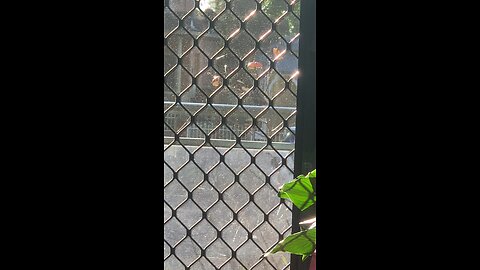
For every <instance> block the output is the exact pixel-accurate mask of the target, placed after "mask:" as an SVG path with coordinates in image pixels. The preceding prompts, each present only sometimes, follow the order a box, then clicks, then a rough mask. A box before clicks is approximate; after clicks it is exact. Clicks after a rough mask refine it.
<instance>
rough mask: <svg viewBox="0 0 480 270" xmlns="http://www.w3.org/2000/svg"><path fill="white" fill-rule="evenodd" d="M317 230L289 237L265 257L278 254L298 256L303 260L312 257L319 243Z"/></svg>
mask: <svg viewBox="0 0 480 270" xmlns="http://www.w3.org/2000/svg"><path fill="white" fill-rule="evenodd" d="M316 237H317V229H316V228H315V229H310V230H306V231H301V232H298V233H294V234H292V235H289V236H288V237H287V238H285V239H283V240H282V241H280V243H278V244H277V245H276V246H275V247H274V248H273V249H272V250H271V251H270V252H268V253H266V254H265V255H264V256H268V255H270V254H274V253H277V252H279V251H280V252H289V253H292V254H296V255H302V260H304V259H306V257H308V256H310V255H311V254H312V253H313V251H314V250H315V247H316V243H317V240H316V239H317V238H316Z"/></svg>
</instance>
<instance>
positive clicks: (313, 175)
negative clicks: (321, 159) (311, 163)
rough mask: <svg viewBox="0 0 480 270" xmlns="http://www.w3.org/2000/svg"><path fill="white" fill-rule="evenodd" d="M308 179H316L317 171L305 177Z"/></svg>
mask: <svg viewBox="0 0 480 270" xmlns="http://www.w3.org/2000/svg"><path fill="white" fill-rule="evenodd" d="M307 177H308V178H317V169H315V170H313V171H311V172H309V173H308V175H307Z"/></svg>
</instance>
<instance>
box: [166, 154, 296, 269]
mask: <svg viewBox="0 0 480 270" xmlns="http://www.w3.org/2000/svg"><path fill="white" fill-rule="evenodd" d="M165 147H166V145H165ZM195 149H196V148H195V147H189V148H188V150H189V151H190V152H193V151H194V150H195ZM218 150H219V151H220V152H221V154H224V153H225V151H226V150H227V149H226V148H218ZM257 152H258V150H257V149H248V153H250V154H252V155H255V154H257ZM289 152H290V151H279V153H280V155H279V154H278V153H276V152H275V151H273V150H263V151H262V152H261V153H259V154H258V156H257V157H256V160H255V164H256V166H255V165H253V164H251V157H250V155H248V153H247V151H245V150H243V149H241V148H235V149H232V150H231V151H229V152H228V153H227V154H225V160H224V162H220V154H219V153H217V152H216V151H215V150H214V149H212V148H211V147H202V148H201V150H200V151H198V152H196V153H195V155H194V160H195V162H196V163H197V165H198V166H197V165H195V164H194V163H192V162H188V163H187V164H186V165H185V163H186V162H187V161H188V160H189V153H188V152H187V151H186V150H185V149H184V148H183V147H181V146H178V145H176V146H171V147H170V148H168V149H167V150H166V151H165V152H164V160H165V163H167V164H168V165H170V166H171V167H172V168H173V169H174V170H179V172H178V178H177V179H173V172H172V171H171V170H170V169H169V168H168V166H166V165H164V168H165V173H164V186H165V190H164V210H165V214H164V222H166V223H165V226H164V227H165V228H164V239H165V241H166V242H167V243H169V244H170V245H172V246H174V245H177V244H178V245H179V247H178V248H176V254H177V256H180V257H181V259H182V260H184V261H187V262H193V261H194V260H195V259H196V258H198V257H200V256H201V251H202V250H205V251H206V257H207V258H209V259H210V260H211V262H212V263H213V264H214V265H216V266H217V267H219V266H220V265H222V264H224V263H225V262H226V261H227V260H228V259H229V258H230V257H231V251H230V249H229V248H228V247H231V248H232V249H234V250H236V253H237V257H238V258H239V259H240V260H241V261H242V262H243V263H246V265H245V266H246V267H248V268H250V267H251V266H253V265H254V264H255V263H257V262H258V261H259V259H260V257H261V255H262V254H263V253H264V252H266V251H268V250H269V249H270V248H271V247H272V246H273V245H274V244H275V243H277V241H279V239H280V236H279V234H278V232H276V231H275V229H274V228H276V229H277V230H279V231H280V232H281V233H284V235H283V236H281V238H283V237H284V236H285V235H288V234H289V231H290V229H289V228H290V226H291V210H290V209H291V204H288V203H287V205H286V204H284V203H281V204H280V200H279V198H278V197H277V195H276V194H277V192H278V188H279V187H280V186H281V185H282V184H284V183H285V182H287V181H290V180H291V179H293V174H292V173H291V171H290V170H288V168H287V167H286V166H288V167H289V168H291V169H292V170H293V155H290V156H288V154H289ZM287 156H288V157H287ZM283 160H285V163H286V165H282V161H283ZM227 165H228V166H230V168H231V170H233V172H232V171H231V170H230V169H229V168H228V167H227ZM201 169H203V170H205V171H206V172H208V177H206V178H205V177H204V172H202V170H201ZM262 171H263V172H262ZM265 174H267V175H271V176H270V179H268V177H267V176H266V175H265ZM235 175H238V177H236V176H235ZM181 184H183V185H184V186H185V187H184V186H182V185H181ZM242 185H243V187H242ZM187 190H188V191H187ZM188 192H191V195H192V198H193V200H192V199H188ZM250 194H254V195H253V197H252V198H251V197H250ZM221 197H222V198H223V200H220V198H221ZM174 210H175V211H176V215H175V216H172V213H173V211H174ZM204 213H205V217H206V219H203V217H202V215H203V214H204ZM235 213H236V214H235ZM264 213H268V215H267V220H268V222H264V220H265V216H264ZM207 221H209V222H210V223H209V222H207ZM182 224H183V225H182ZM242 225H243V226H242ZM184 226H186V228H185V227H184ZM187 230H190V231H191V237H192V238H193V239H195V240H196V241H197V242H198V244H196V243H194V242H193V241H192V239H191V238H190V237H186V235H187ZM217 230H218V231H217ZM247 231H248V232H253V233H252V235H251V237H250V238H249V237H248V232H247ZM218 232H220V233H218ZM217 235H221V239H220V238H219V239H217ZM212 242H213V244H211V245H210V243H212ZM255 244H257V245H258V246H259V247H260V248H259V247H258V246H256V245H255ZM240 246H241V247H240ZM169 254H170V248H169V247H168V245H167V244H165V243H164V258H166V257H167V256H168V255H169ZM289 260H290V256H289V255H288V254H283V253H279V254H276V255H273V256H272V257H271V258H269V261H270V262H272V264H273V265H274V266H275V269H282V268H283V267H284V266H285V265H286V264H287V263H288V262H289ZM164 267H165V269H183V268H184V267H183V266H182V265H181V264H180V262H179V261H178V260H177V259H176V258H175V257H174V256H171V257H170V258H168V259H167V260H165V261H164ZM190 269H212V268H211V266H210V265H209V263H208V262H207V261H206V259H205V258H201V259H200V261H199V262H197V263H195V264H194V265H193V266H192V267H190ZM222 269H244V267H243V266H241V265H240V264H238V262H237V261H236V260H231V261H229V262H228V263H227V264H226V265H224V266H223V267H222ZM255 269H272V267H271V266H270V265H268V264H267V263H266V262H262V263H260V264H259V265H257V266H256V268H255Z"/></svg>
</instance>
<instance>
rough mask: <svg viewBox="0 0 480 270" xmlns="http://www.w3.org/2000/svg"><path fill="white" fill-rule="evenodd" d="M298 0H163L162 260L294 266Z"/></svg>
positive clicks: (188, 265)
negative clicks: (283, 246)
mask: <svg viewBox="0 0 480 270" xmlns="http://www.w3.org/2000/svg"><path fill="white" fill-rule="evenodd" d="M299 9H300V1H299V0H263V1H262V0H256V1H255V0H230V1H229V0H200V1H198V0H170V1H164V54H165V58H164V78H165V83H164V132H165V133H164V168H165V173H164V188H165V189H164V210H165V214H164V267H165V269H167V270H177V269H290V266H289V262H290V256H289V254H286V253H278V254H274V255H272V256H269V257H267V258H263V256H262V255H263V254H264V253H265V252H267V251H268V250H270V249H271V248H272V247H273V246H274V245H275V244H276V243H278V241H279V240H281V239H283V238H285V237H287V236H288V235H290V234H291V224H292V207H293V206H292V204H291V203H289V202H287V201H283V200H280V199H279V198H278V197H277V193H278V191H279V187H280V186H282V184H284V183H285V182H288V181H290V180H291V179H293V158H294V137H295V136H294V133H295V113H296V98H297V95H296V94H297V87H296V85H297V79H296V76H297V75H298V54H299V53H298V37H299V24H300V20H299Z"/></svg>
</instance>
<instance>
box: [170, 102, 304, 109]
mask: <svg viewBox="0 0 480 270" xmlns="http://www.w3.org/2000/svg"><path fill="white" fill-rule="evenodd" d="M177 103H181V104H182V105H185V106H192V107H201V106H205V105H212V106H215V107H226V108H235V107H237V106H239V107H244V108H248V109H265V108H268V107H270V106H257V105H233V104H221V103H209V104H207V103H196V102H174V101H164V102H163V104H168V105H172V104H177ZM273 108H275V109H276V110H288V111H295V110H297V108H296V107H281V106H273Z"/></svg>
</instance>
